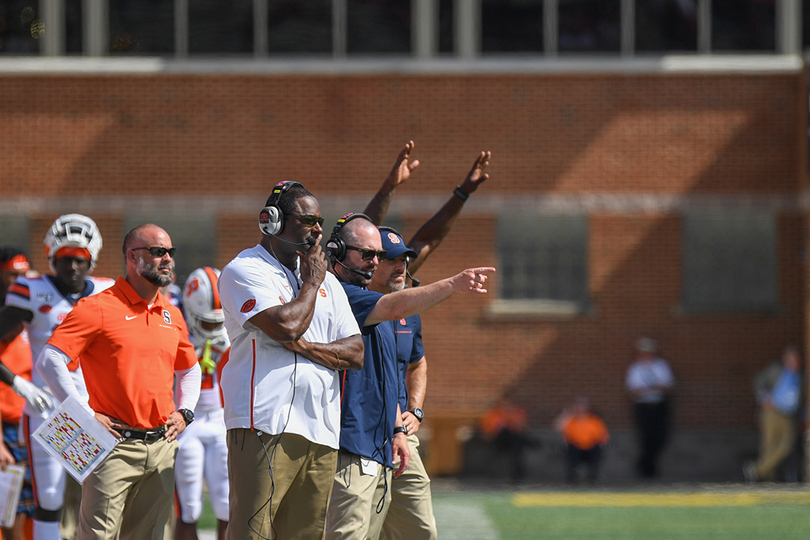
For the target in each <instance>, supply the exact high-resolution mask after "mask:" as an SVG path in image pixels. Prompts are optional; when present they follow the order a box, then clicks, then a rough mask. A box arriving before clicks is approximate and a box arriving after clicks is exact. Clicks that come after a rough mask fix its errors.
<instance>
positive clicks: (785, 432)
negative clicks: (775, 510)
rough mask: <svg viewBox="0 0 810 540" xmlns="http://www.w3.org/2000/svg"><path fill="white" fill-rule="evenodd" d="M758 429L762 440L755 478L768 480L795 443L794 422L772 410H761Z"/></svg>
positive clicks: (791, 418) (789, 417)
mask: <svg viewBox="0 0 810 540" xmlns="http://www.w3.org/2000/svg"><path fill="white" fill-rule="evenodd" d="M759 427H760V437H761V438H762V440H761V441H760V450H759V459H758V460H757V464H756V468H757V478H758V479H760V480H768V479H770V478H771V476H773V473H774V471H775V470H776V468H777V467H778V466H779V464H780V463H782V460H783V459H785V458H786V457H788V455H790V452H791V450H793V445H794V443H795V442H796V426H795V420H794V419H793V417H792V416H786V415H784V414H782V413H780V412H779V411H777V410H775V409H773V408H763V409H762V413H761V415H760V419H759Z"/></svg>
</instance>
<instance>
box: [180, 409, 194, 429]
mask: <svg viewBox="0 0 810 540" xmlns="http://www.w3.org/2000/svg"><path fill="white" fill-rule="evenodd" d="M177 412H179V413H180V414H182V415H183V420H185V421H186V425H189V424H190V423H192V422H193V421H194V411H190V410H188V409H177Z"/></svg>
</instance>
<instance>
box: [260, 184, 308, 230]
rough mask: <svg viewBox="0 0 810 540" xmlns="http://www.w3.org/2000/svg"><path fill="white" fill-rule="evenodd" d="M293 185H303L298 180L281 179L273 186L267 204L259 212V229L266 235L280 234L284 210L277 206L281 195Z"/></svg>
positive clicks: (282, 226)
mask: <svg viewBox="0 0 810 540" xmlns="http://www.w3.org/2000/svg"><path fill="white" fill-rule="evenodd" d="M294 187H301V188H303V187H304V186H303V185H302V184H301V183H300V182H294V181H286V180H285V181H282V182H279V183H278V184H276V185H275V186H274V187H273V192H272V193H271V194H270V198H269V199H267V205H266V206H265V207H264V208H262V211H261V212H259V230H260V231H262V233H264V234H266V235H267V236H275V235H277V234H280V233H281V231H282V230H283V229H284V212H282V211H281V208H279V206H278V202H279V201H280V200H281V196H282V195H284V194H285V193H287V192H288V191H289V190H291V189H292V188H294Z"/></svg>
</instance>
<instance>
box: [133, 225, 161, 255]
mask: <svg viewBox="0 0 810 540" xmlns="http://www.w3.org/2000/svg"><path fill="white" fill-rule="evenodd" d="M159 233H163V234H165V235H166V236H167V237H168V236H169V234H168V233H167V232H166V231H164V230H163V229H162V228H161V227H158V226H157V225H155V224H154V223H144V224H143V225H138V226H137V227H135V228H134V229H132V230H131V231H129V232H128V233H127V235H126V236H125V237H124V245H123V247H122V250H123V252H124V257H126V255H127V251H129V250H130V249H132V248H133V247H138V246H140V245H142V244H148V243H149V241H150V240H151V238H153V237H154V235H155V234H159Z"/></svg>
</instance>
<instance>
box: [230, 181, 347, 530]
mask: <svg viewBox="0 0 810 540" xmlns="http://www.w3.org/2000/svg"><path fill="white" fill-rule="evenodd" d="M322 224H323V218H322V217H321V211H320V206H319V204H318V201H317V200H316V199H315V197H313V196H312V194H311V193H309V192H308V191H307V190H306V189H305V188H304V187H303V186H302V185H301V184H299V183H298V182H280V183H279V184H276V186H275V187H274V188H273V193H272V195H271V196H270V198H269V199H268V201H267V206H266V207H265V208H264V209H263V210H262V212H261V213H260V217H259V228H260V229H261V231H262V234H263V236H262V240H261V242H260V244H259V245H257V246H255V247H253V248H251V249H247V250H245V251H243V252H241V253H240V254H239V255H237V257H236V258H235V259H234V260H232V261H231V262H230V263H228V264H227V265H226V266H225V268H223V270H222V274H221V276H220V279H219V289H220V298H221V300H222V307H223V310H224V312H225V328H226V330H227V331H228V335H229V337H230V339H231V351H230V359H229V360H228V363H227V364H226V365H225V367H224V368H223V370H222V378H221V381H220V385H221V387H222V391H223V395H224V397H225V425H226V427H227V429H228V475H229V479H230V516H229V523H228V531H227V537H228V538H233V539H236V538H239V539H243V538H257V539H258V538H284V539H285V540H288V539H294V538H302V539H311V538H321V537H322V536H323V531H324V526H325V520H326V508H327V504H328V501H329V497H330V495H331V492H332V484H333V481H334V476H335V471H336V467H337V455H338V447H339V436H340V385H339V376H338V374H339V372H340V370H344V369H360V368H361V367H362V365H363V340H362V338H361V336H360V329H359V328H358V326H357V323H356V322H355V319H354V316H353V314H352V311H351V307H350V306H349V302H348V300H347V298H346V294H345V293H344V291H343V287H342V286H341V285H340V284H339V283H338V281H337V279H336V278H335V277H334V276H333V275H332V274H331V273H327V263H326V258H325V257H324V254H323V251H322V250H321V246H320V245H319V241H320V239H321V237H322V235H323V229H322V227H321V225H322Z"/></svg>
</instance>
